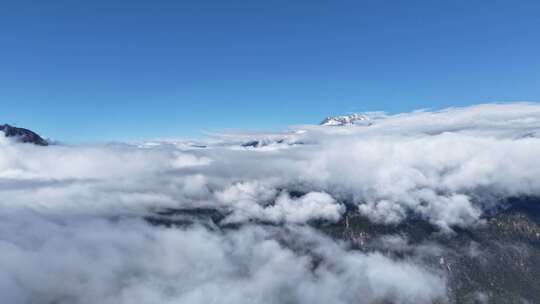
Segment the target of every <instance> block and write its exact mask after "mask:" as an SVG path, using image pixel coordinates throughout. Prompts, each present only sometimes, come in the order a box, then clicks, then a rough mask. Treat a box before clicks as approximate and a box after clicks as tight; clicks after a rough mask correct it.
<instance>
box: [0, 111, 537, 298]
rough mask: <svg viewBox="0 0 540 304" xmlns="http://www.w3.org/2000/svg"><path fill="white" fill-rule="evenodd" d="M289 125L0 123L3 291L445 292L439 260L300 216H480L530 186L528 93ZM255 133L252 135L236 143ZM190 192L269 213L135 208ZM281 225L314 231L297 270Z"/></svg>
mask: <svg viewBox="0 0 540 304" xmlns="http://www.w3.org/2000/svg"><path fill="white" fill-rule="evenodd" d="M295 128H296V129H293V130H292V131H289V132H284V133H276V134H258V133H253V134H249V133H248V134H230V135H222V136H220V137H216V138H213V139H210V140H208V142H206V143H204V142H203V143H202V144H203V145H205V146H206V148H200V147H195V148H194V147H191V146H190V144H189V143H186V142H178V143H175V142H174V141H167V142H164V143H159V142H153V143H152V144H151V145H145V144H141V145H121V144H118V145H92V146H76V145H74V146H67V145H56V146H49V147H36V146H33V145H28V144H18V143H15V142H13V141H12V140H9V139H6V138H4V137H2V136H0V219H1V220H0V227H1V229H0V274H1V275H0V292H2V294H4V295H5V296H6V297H9V300H10V302H11V303H25V302H32V303H36V302H37V303H50V302H52V301H56V302H57V303H90V302H92V303H94V302H100V303H124V302H125V303H155V302H160V303H168V302H171V303H173V302H174V303H178V302H180V303H197V302H208V301H212V300H219V301H220V302H222V303H227V302H231V303H233V302H234V303H243V302H261V303H264V302H272V301H273V302H287V301H289V302H298V303H304V302H306V303H307V302H311V303H313V302H315V303H318V302H324V303H328V302H334V303H335V302H338V303H339V301H341V302H343V303H350V302H358V301H364V302H368V303H369V302H376V301H380V300H382V299H386V300H390V301H394V302H398V303H399V302H400V301H401V303H422V302H430V301H431V300H432V299H433V298H436V297H441V296H444V293H445V286H444V278H442V277H440V275H439V274H437V273H434V272H432V271H430V270H426V269H425V267H424V266H422V265H417V264H416V263H415V262H413V261H396V260H392V259H390V258H388V257H385V256H382V255H380V254H377V253H373V254H369V255H366V254H362V253H358V252H351V251H349V250H347V249H346V248H344V247H342V246H341V245H339V244H336V243H335V242H333V241H331V240H328V239H327V238H324V237H322V236H320V235H319V234H318V233H316V232H314V231H311V230H309V229H308V228H306V227H302V224H304V223H306V222H309V221H311V220H314V219H320V220H327V221H331V222H335V221H338V220H339V219H340V218H341V216H342V214H343V212H344V209H345V207H344V205H343V204H344V203H346V204H349V205H351V206H354V205H356V206H358V209H359V211H360V212H361V213H362V214H364V215H366V216H368V217H369V218H370V219H371V220H372V221H375V222H380V223H397V222H400V221H403V220H406V219H407V218H408V217H409V216H411V215H412V216H415V217H422V218H424V219H426V220H428V221H430V222H431V223H432V224H434V225H436V226H438V227H440V228H441V229H443V230H445V231H450V230H451V229H452V227H453V226H461V227H467V226H473V225H477V224H479V223H481V217H482V214H483V212H484V211H485V210H486V209H487V208H492V207H494V206H496V205H497V204H500V202H501V201H502V200H504V199H506V198H509V197H512V196H522V195H526V196H538V195H539V194H540V193H539V192H540V190H539V189H540V163H539V162H537V161H536V158H537V156H538V155H540V105H538V104H527V103H520V104H502V105H480V106H474V107H468V108H457V109H448V110H444V111H439V112H429V111H420V112H413V113H405V114H399V115H386V116H385V115H379V117H377V118H376V119H374V123H373V124H372V125H371V126H350V127H344V128H340V127H321V126H301V127H295ZM299 128H301V130H300V129H299ZM258 137H262V139H263V140H264V141H265V142H267V144H268V145H267V148H263V149H261V148H242V147H240V148H238V147H239V144H241V143H242V142H245V141H246V140H248V139H249V140H254V139H257V138H258ZM282 139H283V140H282ZM272 141H279V143H278V144H274V143H272ZM191 207H213V208H217V209H220V210H224V211H225V212H226V213H227V218H226V221H228V222H235V223H243V222H252V221H251V220H257V221H263V222H271V223H274V224H277V226H275V227H269V226H261V227H256V225H255V226H253V225H254V224H248V225H246V227H244V228H242V229H240V230H239V231H226V232H218V231H209V230H205V229H202V228H197V227H191V228H184V229H163V228H159V227H152V226H149V225H147V224H145V223H144V222H141V221H140V220H137V218H140V217H141V216H142V215H148V213H149V212H150V210H155V209H160V208H191ZM111 219H116V222H115V221H113V220H111ZM291 224H294V225H291ZM298 225H299V226H298ZM288 229H293V230H295V229H296V230H295V232H294V233H292V234H291V237H294V238H295V239H294V242H300V243H301V242H304V241H306V239H313V240H315V244H316V245H313V244H312V245H309V246H314V247H313V248H311V250H314V251H317V252H319V254H320V255H322V256H323V257H324V258H325V260H326V261H327V263H326V264H324V265H323V266H321V267H322V268H317V269H316V270H312V269H311V267H312V262H313V261H312V257H311V256H310V255H308V254H305V253H299V252H295V251H293V250H291V249H290V248H288V247H287V246H283V245H282V244H280V243H279V242H277V241H276V239H278V235H281V234H280V233H285V232H283V231H282V230H286V231H289V230H288ZM275 230H278V231H281V232H280V233H278V232H276V231H275ZM285 234H287V233H285ZM294 242H293V243H294ZM307 244H311V243H310V242H307ZM306 246H307V245H306ZM43 261H46V263H44V262H43ZM388 273H390V275H388ZM8 291H9V292H8ZM96 299H98V300H96Z"/></svg>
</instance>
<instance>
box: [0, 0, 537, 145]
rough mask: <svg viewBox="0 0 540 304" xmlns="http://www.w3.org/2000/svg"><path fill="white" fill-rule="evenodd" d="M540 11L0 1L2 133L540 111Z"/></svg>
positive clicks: (189, 128)
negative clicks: (501, 108) (490, 109)
mask: <svg viewBox="0 0 540 304" xmlns="http://www.w3.org/2000/svg"><path fill="white" fill-rule="evenodd" d="M539 16H540V2H539V1H527V0H520V1H510V0H508V1H497V0H492V1H481V0H475V1H470V0H469V1H459V0H457V1H315V0H311V1H234V0H233V1H205V0H199V1H73V0H72V1H54V0H51V1H37V0H36V1H24V0H18V1H11V3H10V2H9V1H1V2H0V106H1V111H0V122H8V123H16V124H18V125H19V126H24V127H29V128H32V129H34V130H36V131H38V132H40V133H42V134H45V135H47V136H50V137H52V138H56V139H60V140H66V141H108V140H139V139H145V138H155V137H179V138H180V137H197V136H200V134H201V133H200V131H201V130H220V129H231V128H236V129H271V130H275V129H281V128H285V127H286V126H287V125H290V124H300V123H317V122H319V121H320V120H321V119H323V118H324V116H327V115H331V114H343V113H348V112H353V111H375V110H383V111H387V112H390V113H395V112H402V111H410V110H414V109H418V108H432V109H438V108H444V107H449V106H463V105H468V104H477V103H486V102H500V101H539V100H540V55H539V54H540V38H539V37H540V17H539Z"/></svg>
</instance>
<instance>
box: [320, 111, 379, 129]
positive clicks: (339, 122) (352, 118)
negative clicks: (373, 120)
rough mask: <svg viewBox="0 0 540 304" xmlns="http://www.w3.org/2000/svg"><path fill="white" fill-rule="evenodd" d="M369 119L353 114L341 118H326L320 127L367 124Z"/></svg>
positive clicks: (362, 115) (363, 115)
mask: <svg viewBox="0 0 540 304" xmlns="http://www.w3.org/2000/svg"><path fill="white" fill-rule="evenodd" d="M369 121H370V118H369V116H367V115H365V114H359V113H354V114H350V115H343V116H330V117H326V118H325V119H324V120H323V121H322V122H321V123H320V125H321V126H345V125H353V124H365V123H369Z"/></svg>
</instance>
